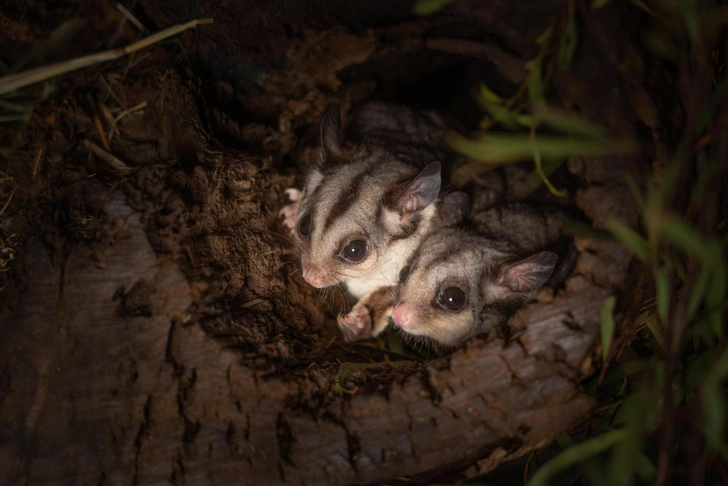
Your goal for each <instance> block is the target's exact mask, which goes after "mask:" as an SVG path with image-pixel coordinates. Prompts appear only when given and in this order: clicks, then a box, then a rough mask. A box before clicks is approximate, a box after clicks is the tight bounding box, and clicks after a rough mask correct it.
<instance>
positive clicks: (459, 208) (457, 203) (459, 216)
mask: <svg viewBox="0 0 728 486" xmlns="http://www.w3.org/2000/svg"><path fill="white" fill-rule="evenodd" d="M469 209H470V196H468V195H467V194H465V193H464V192H462V191H455V192H451V193H450V194H448V195H446V196H445V197H444V198H443V199H442V204H441V205H440V222H441V224H442V225H444V226H454V225H456V224H458V223H460V222H461V221H462V220H463V218H464V217H465V215H466V214H468V210H469Z"/></svg>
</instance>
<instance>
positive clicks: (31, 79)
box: [0, 19, 212, 95]
mask: <svg viewBox="0 0 728 486" xmlns="http://www.w3.org/2000/svg"><path fill="white" fill-rule="evenodd" d="M211 23H212V19H197V20H192V21H190V22H187V23H185V24H180V25H175V26H173V27H170V28H168V29H164V30H163V31H161V32H157V33H156V34H153V35H150V36H149V37H147V38H145V39H142V40H140V41H138V42H135V43H133V44H130V45H128V46H126V47H123V48H121V49H113V50H111V51H104V52H98V53H96V54H90V55H88V56H82V57H77V58H75V59H70V60H68V61H63V62H59V63H56V64H51V65H49V66H42V67H39V68H35V69H30V70H28V71H24V72H22V73H17V74H10V75H7V76H4V77H2V78H0V95H3V94H6V93H9V92H11V91H15V90H16V89H19V88H23V87H25V86H29V85H31V84H35V83H38V82H40V81H44V80H46V79H49V78H53V77H55V76H59V75H61V74H65V73H68V72H70V71H75V70H77V69H81V68H85V67H88V66H93V65H94V64H99V63H102V62H106V61H112V60H114V59H118V58H120V57H123V56H126V55H128V54H131V53H132V52H136V51H138V50H140V49H144V48H145V47H149V46H151V45H153V44H156V43H157V42H159V41H161V40H164V39H166V38H168V37H171V36H173V35H176V34H179V33H180V32H184V31H185V30H187V29H190V28H192V27H196V26H198V25H202V24H211Z"/></svg>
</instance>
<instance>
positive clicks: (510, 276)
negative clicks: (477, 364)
mask: <svg viewBox="0 0 728 486" xmlns="http://www.w3.org/2000/svg"><path fill="white" fill-rule="evenodd" d="M570 219H572V218H571V217H570V216H569V215H567V214H566V213H564V212H562V211H559V210H554V209H553V208H548V207H536V206H532V205H528V204H525V203H509V204H504V205H500V206H495V207H492V208H490V209H487V210H484V211H482V212H480V213H479V214H475V215H474V216H473V227H474V230H465V229H462V228H454V227H450V228H441V229H438V230H435V231H433V232H431V233H430V234H429V235H427V237H425V238H424V239H423V241H422V244H421V245H420V247H419V248H418V249H417V251H416V252H415V254H414V255H413V257H412V261H411V263H410V266H409V268H408V269H406V270H404V271H403V275H402V281H401V282H400V285H399V287H398V290H397V292H398V299H397V304H399V303H403V302H404V303H406V304H407V306H408V307H409V309H414V310H413V312H416V320H415V325H414V326H408V329H407V330H406V331H405V332H407V333H409V334H411V335H415V336H420V337H425V338H431V339H434V340H435V341H438V342H439V343H441V344H444V345H448V346H459V345H461V344H462V343H463V342H464V341H466V340H467V339H468V338H470V337H472V336H475V335H478V334H482V333H485V332H488V331H490V330H491V329H493V328H495V327H497V326H499V325H502V324H504V323H505V322H506V321H507V320H508V318H509V317H510V316H511V315H512V314H513V313H514V312H515V311H516V310H518V309H519V308H520V307H521V306H522V305H523V304H524V303H525V302H527V301H528V300H530V299H531V298H532V293H533V290H535V289H537V288H539V287H541V286H543V285H548V286H551V287H557V286H559V285H561V284H562V283H563V281H564V279H565V278H566V276H568V274H569V273H570V272H571V270H572V269H573V266H574V263H575V257H576V250H575V249H574V248H573V245H572V244H571V241H570V239H569V238H567V237H565V236H564V235H563V234H562V233H561V230H560V229H561V223H562V222H563V221H568V220H570ZM557 256H558V261H556V258H557ZM554 262H556V265H555V267H554ZM448 287H457V288H460V289H462V290H463V291H464V293H465V297H466V299H465V303H464V306H463V308H462V309H461V310H459V311H451V310H447V309H445V308H443V307H442V306H441V305H439V304H438V302H437V300H438V295H440V294H441V293H442V292H443V291H444V289H446V288H448Z"/></svg>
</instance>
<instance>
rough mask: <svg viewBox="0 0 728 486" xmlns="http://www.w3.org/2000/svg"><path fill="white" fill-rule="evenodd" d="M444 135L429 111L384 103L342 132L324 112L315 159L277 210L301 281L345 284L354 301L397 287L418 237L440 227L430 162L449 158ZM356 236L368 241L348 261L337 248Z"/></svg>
mask: <svg viewBox="0 0 728 486" xmlns="http://www.w3.org/2000/svg"><path fill="white" fill-rule="evenodd" d="M445 130H446V126H445V124H444V122H443V121H442V120H441V119H439V118H438V117H437V115H435V114H433V113H427V112H425V113H422V112H417V111H414V110H412V109H409V108H406V107H403V106H396V105H389V104H384V103H369V104H367V105H364V106H363V107H362V108H361V109H360V110H358V111H357V112H356V113H355V114H354V115H353V116H352V117H351V119H350V121H349V123H348V124H347V126H346V127H345V129H344V130H343V132H342V130H341V125H340V122H339V114H338V108H334V109H330V110H329V111H328V112H327V113H326V114H325V115H324V117H323V121H322V127H321V137H322V143H321V144H322V155H321V158H320V159H319V161H318V163H317V164H316V165H315V166H314V167H312V168H311V170H310V172H309V174H308V177H307V179H306V183H305V185H304V189H303V192H302V193H300V200H298V201H295V200H294V204H292V205H289V206H287V207H286V208H284V210H283V211H282V213H283V214H284V215H285V216H286V224H287V225H289V227H291V229H292V232H293V234H294V235H295V239H296V241H297V242H298V244H299V246H300V248H301V260H302V265H303V268H304V276H305V275H306V271H307V269H308V271H310V272H317V273H316V274H317V275H319V276H320V278H319V279H318V280H316V282H317V283H320V285H317V286H319V287H328V286H330V285H335V284H338V283H343V284H345V285H346V286H347V288H348V289H349V291H350V292H351V293H352V294H353V295H354V296H355V297H357V298H361V297H363V296H365V295H367V294H368V293H370V292H372V291H374V290H375V289H377V288H380V287H383V286H390V285H394V284H395V283H396V282H397V280H398V276H399V271H400V270H401V268H402V266H404V265H405V264H406V262H407V261H408V259H409V258H410V256H411V255H412V253H413V252H414V251H415V249H416V248H417V246H418V245H419V243H420V241H421V239H422V238H423V237H424V235H425V234H427V233H428V232H429V231H430V230H431V229H432V228H433V227H434V226H436V225H439V224H442V221H441V220H440V219H439V218H438V210H439V206H440V200H439V199H435V198H436V197H437V196H438V193H439V190H440V186H441V181H440V178H439V172H440V170H439V169H440V168H439V165H432V163H433V162H440V163H442V164H443V165H449V163H450V162H451V161H452V160H453V158H454V153H453V152H452V151H451V150H450V149H449V148H448V147H447V146H446V144H445V143H444V140H443V135H444V132H445ZM418 174H421V175H420V176H418ZM408 188H409V189H408ZM433 191H434V192H433ZM294 192H297V191H294ZM297 197H298V196H297ZM292 199H293V198H292ZM294 217H295V220H294ZM304 218H309V219H308V220H306V221H305V222H304V223H305V225H304V230H305V231H304V233H306V232H308V233H307V234H304V233H302V232H301V224H302V220H303V219H304ZM294 221H295V222H294ZM448 221H452V219H448ZM356 239H361V240H364V241H366V243H367V245H368V253H367V256H366V257H365V258H364V259H363V260H362V261H360V262H355V263H353V262H351V261H347V260H346V259H345V258H343V257H342V251H343V250H342V248H343V247H344V246H345V245H346V243H347V242H351V241H354V240H356ZM312 269H313V270H312ZM324 274H325V276H322V275H324Z"/></svg>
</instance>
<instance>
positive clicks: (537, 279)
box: [497, 251, 559, 294]
mask: <svg viewBox="0 0 728 486" xmlns="http://www.w3.org/2000/svg"><path fill="white" fill-rule="evenodd" d="M558 259H559V257H558V256H557V255H556V253H553V252H550V251H542V252H541V253H536V254H535V255H533V256H530V257H528V258H526V259H525V260H521V261H520V262H517V263H512V264H508V265H506V266H505V268H504V269H503V271H502V272H501V275H500V277H499V279H498V282H497V284H498V285H500V286H503V287H505V288H506V289H507V290H508V291H509V292H511V293H524V294H525V293H529V292H532V291H534V290H536V289H540V288H541V287H543V286H544V285H545V284H546V282H548V280H549V278H551V275H552V274H553V273H554V267H555V266H556V261H557V260H558Z"/></svg>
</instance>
